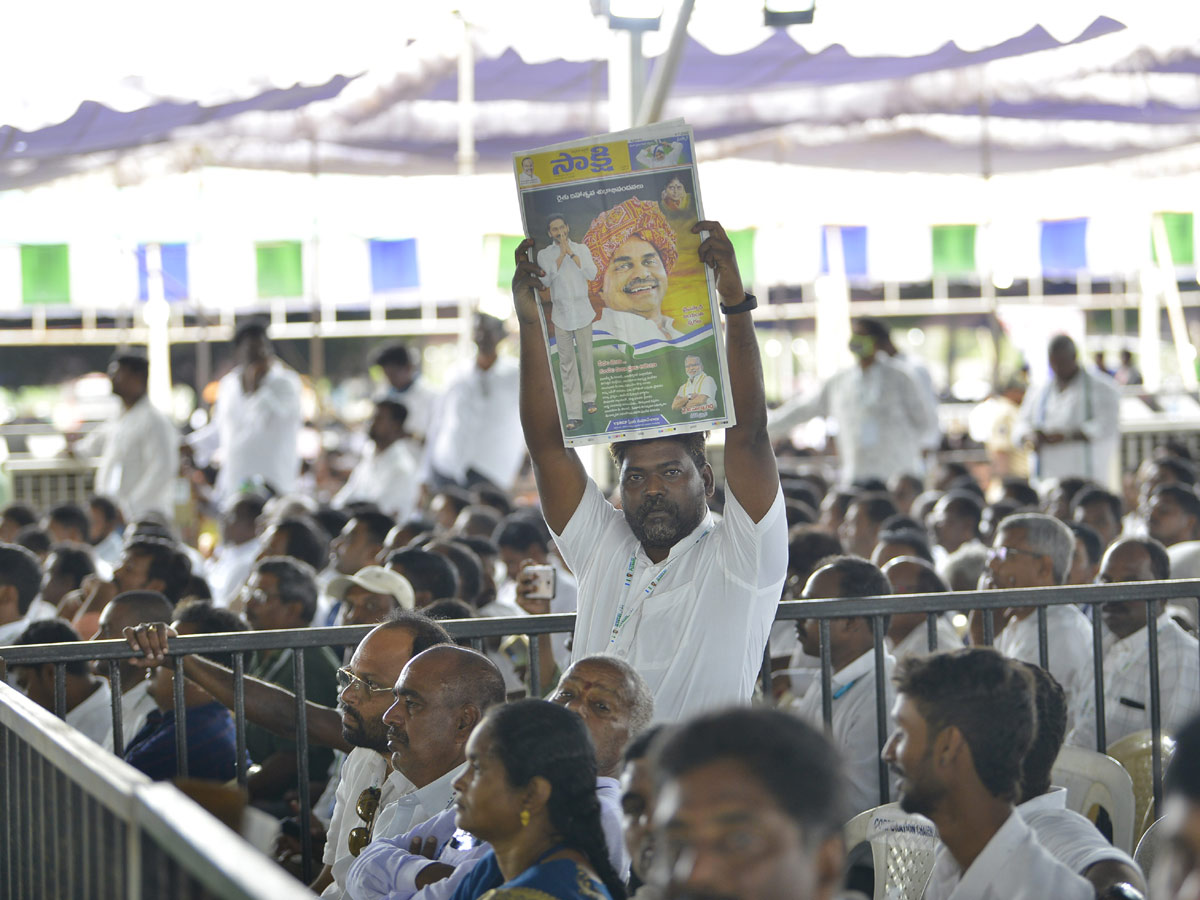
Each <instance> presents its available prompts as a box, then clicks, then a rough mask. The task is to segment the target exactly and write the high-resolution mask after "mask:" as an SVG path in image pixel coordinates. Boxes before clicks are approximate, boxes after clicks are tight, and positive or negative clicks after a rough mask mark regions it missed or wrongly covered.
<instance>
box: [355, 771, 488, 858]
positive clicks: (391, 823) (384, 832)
mask: <svg viewBox="0 0 1200 900" xmlns="http://www.w3.org/2000/svg"><path fill="white" fill-rule="evenodd" d="M466 768H467V764H466V763H465V762H464V763H460V764H459V765H457V766H455V767H454V768H453V769H451V770H450V771H449V772H447V773H446V774H445V775H443V776H442V777H441V778H438V779H435V780H434V781H431V782H429V784H427V785H425V786H424V787H419V788H416V789H410V790H409V791H407V792H401V791H397V792H396V793H394V794H393V795H392V800H391V802H390V803H388V804H387V805H386V806H385V805H383V804H380V807H379V814H378V816H379V817H378V818H377V819H376V820H375V830H374V832H373V833H372V836H371V839H372V840H374V839H375V838H389V837H398V836H400V835H402V834H404V833H405V832H406V831H410V830H411V829H412V828H413V826H415V825H419V824H420V823H421V822H424V821H425V820H426V819H429V818H432V817H433V816H436V815H437V814H438V813H440V812H442V811H443V810H447V809H449V808H450V807H451V806H452V805H453V803H454V782H455V781H457V780H458V777H459V776H460V775H462V773H463V772H464V771H466ZM388 780H389V781H393V780H395V781H398V782H399V783H402V784H407V785H409V787H410V788H411V785H412V783H411V782H410V781H409V780H408V779H407V778H405V777H404V776H403V775H402V774H400V772H399V770H397V771H394V772H392V774H391V775H389V776H388Z"/></svg>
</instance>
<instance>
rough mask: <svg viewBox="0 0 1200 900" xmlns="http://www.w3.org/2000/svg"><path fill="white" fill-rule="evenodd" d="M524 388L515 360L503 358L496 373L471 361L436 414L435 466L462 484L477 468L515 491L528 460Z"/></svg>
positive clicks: (430, 449)
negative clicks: (522, 400) (520, 402)
mask: <svg viewBox="0 0 1200 900" xmlns="http://www.w3.org/2000/svg"><path fill="white" fill-rule="evenodd" d="M519 390H520V371H519V370H518V368H517V363H516V361H515V360H512V359H509V358H508V357H500V358H498V359H497V360H496V362H495V363H494V364H493V365H492V367H491V368H490V369H481V368H479V366H477V365H476V364H475V360H471V364H470V367H469V368H467V369H466V370H463V371H460V372H459V374H458V375H457V376H455V378H454V380H453V381H452V382H451V383H450V386H449V387H448V388H446V393H445V394H444V395H443V397H442V402H441V404H440V405H439V406H438V411H437V413H436V414H435V416H434V423H433V425H432V427H431V428H430V433H429V440H428V442H427V451H426V452H427V458H428V461H429V463H430V464H432V466H433V468H434V469H436V470H437V471H438V472H439V473H441V474H442V475H445V476H446V477H448V478H453V479H454V480H455V481H458V482H463V481H465V479H466V473H467V470H468V469H474V470H475V471H477V472H479V473H480V474H481V475H484V476H485V477H487V478H488V479H489V480H490V481H491V482H492V483H493V484H495V485H496V486H497V487H499V488H501V489H503V490H508V489H509V488H511V487H512V485H513V482H514V481H515V480H516V478H517V472H518V471H519V470H520V468H521V463H522V461H523V460H524V459H525V436H524V434H523V433H522V431H521V418H520V413H519V410H518V403H517V395H518V392H519Z"/></svg>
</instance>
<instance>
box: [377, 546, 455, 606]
mask: <svg viewBox="0 0 1200 900" xmlns="http://www.w3.org/2000/svg"><path fill="white" fill-rule="evenodd" d="M384 564H385V565H386V566H387V567H388V568H389V569H399V568H403V569H404V573H403V574H404V577H405V578H407V579H408V581H409V583H410V584H411V585H412V588H413V590H414V591H417V592H418V593H419V592H421V591H428V592H429V594H430V596H432V597H433V599H434V600H452V599H456V598H457V597H458V571H457V570H456V569H455V568H454V563H452V562H450V560H449V559H447V558H446V557H444V556H442V555H441V554H440V553H434V552H432V551H431V550H425V549H420V548H417V547H408V548H405V549H401V550H393V551H392V552H391V553H389V554H388V556H387V561H386V562H385V563H384Z"/></svg>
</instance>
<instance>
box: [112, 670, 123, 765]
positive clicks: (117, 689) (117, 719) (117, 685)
mask: <svg viewBox="0 0 1200 900" xmlns="http://www.w3.org/2000/svg"><path fill="white" fill-rule="evenodd" d="M108 686H109V689H110V690H111V691H112V728H113V756H122V757H123V756H124V755H125V709H124V704H123V703H122V700H121V698H122V691H121V664H120V663H119V662H118V661H117V660H115V659H110V660H109V661H108Z"/></svg>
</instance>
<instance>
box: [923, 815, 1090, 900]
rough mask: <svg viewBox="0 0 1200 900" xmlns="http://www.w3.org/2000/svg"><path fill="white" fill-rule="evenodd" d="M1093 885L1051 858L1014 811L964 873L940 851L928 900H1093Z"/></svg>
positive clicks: (935, 863) (926, 894) (945, 850)
mask: <svg viewBox="0 0 1200 900" xmlns="http://www.w3.org/2000/svg"><path fill="white" fill-rule="evenodd" d="M1095 896H1096V891H1095V889H1094V888H1093V887H1092V885H1091V883H1090V882H1088V881H1085V880H1084V879H1083V878H1082V877H1080V876H1079V875H1076V874H1075V873H1074V872H1072V871H1071V870H1070V869H1069V868H1067V867H1066V866H1065V865H1063V864H1062V863H1060V862H1059V861H1058V860H1056V859H1055V858H1054V857H1053V856H1051V855H1050V853H1049V851H1047V850H1045V849H1044V848H1043V847H1042V846H1041V845H1040V843H1039V841H1038V836H1037V835H1035V834H1034V832H1033V829H1032V828H1030V827H1029V826H1028V825H1027V824H1026V823H1025V820H1024V819H1023V818H1022V817H1021V816H1020V815H1019V814H1018V813H1017V812H1016V811H1015V810H1014V812H1013V814H1012V815H1010V816H1009V817H1008V818H1007V819H1006V820H1005V822H1004V824H1003V825H1001V826H1000V830H999V831H997V832H996V833H995V834H994V835H992V839H991V840H990V841H988V843H987V846H986V847H984V848H983V851H982V852H981V853H980V854H979V855H978V856H976V857H975V859H974V860H973V861H972V862H971V865H970V867H969V868H968V869H967V870H966V872H964V871H963V870H962V869H961V868H959V865H958V863H957V862H956V861H955V859H954V857H953V856H952V855H951V854H950V851H949V850H948V849H947V848H946V847H945V845H943V846H942V847H940V848H938V852H937V859H936V860H935V861H934V864H933V873H932V874H931V875H930V877H929V884H928V886H927V887H926V888H925V900H1094V898H1095Z"/></svg>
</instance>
